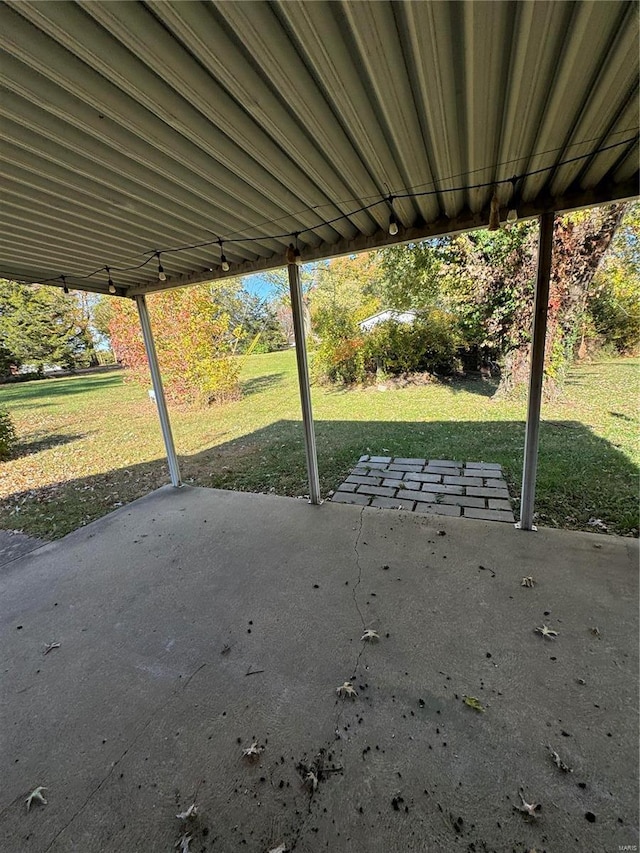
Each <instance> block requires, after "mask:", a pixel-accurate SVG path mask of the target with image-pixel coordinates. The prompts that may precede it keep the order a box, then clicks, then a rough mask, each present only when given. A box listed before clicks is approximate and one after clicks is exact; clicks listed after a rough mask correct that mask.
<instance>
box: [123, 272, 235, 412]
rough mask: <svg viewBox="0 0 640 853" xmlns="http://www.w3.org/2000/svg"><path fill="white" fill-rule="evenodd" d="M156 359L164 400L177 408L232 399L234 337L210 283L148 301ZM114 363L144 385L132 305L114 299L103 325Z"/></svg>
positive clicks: (141, 347)
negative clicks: (112, 351) (111, 348)
mask: <svg viewBox="0 0 640 853" xmlns="http://www.w3.org/2000/svg"><path fill="white" fill-rule="evenodd" d="M148 303H149V314H150V317H151V323H152V327H153V332H154V339H155V344H156V350H157V353H158V361H159V362H160V367H161V370H162V375H163V380H164V386H165V391H166V394H167V397H168V399H170V400H172V401H173V402H175V403H179V404H182V405H209V404H211V403H213V402H221V401H224V400H229V399H233V398H234V397H236V396H237V395H238V393H239V391H238V373H239V369H240V365H239V363H238V360H237V359H235V358H234V357H233V355H234V352H235V348H234V340H237V339H238V337H239V336H240V332H239V330H238V328H237V327H234V326H232V324H231V322H230V319H229V315H228V314H227V313H225V312H224V311H221V309H220V304H219V303H218V302H217V301H216V291H215V288H214V287H213V286H211V285H206V284H205V285H199V286H196V287H188V288H181V289H177V290H166V291H161V292H159V293H154V294H153V295H152V296H150V297H149V298H148ZM109 332H110V335H111V342H112V345H113V349H114V352H115V354H116V357H117V359H118V360H119V361H120V362H122V364H123V365H124V366H125V367H127V368H128V378H129V379H131V380H133V381H135V382H138V383H140V384H144V385H147V386H148V385H149V383H150V379H149V369H148V362H147V357H146V352H145V348H144V342H143V339H142V333H141V331H140V324H139V321H138V316H137V312H136V310H135V306H134V305H133V303H132V302H131V301H130V300H127V299H114V300H113V305H112V316H111V321H110V323H109Z"/></svg>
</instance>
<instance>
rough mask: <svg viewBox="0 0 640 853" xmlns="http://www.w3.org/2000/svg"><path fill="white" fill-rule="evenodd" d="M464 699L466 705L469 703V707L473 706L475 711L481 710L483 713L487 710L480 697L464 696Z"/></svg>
mask: <svg viewBox="0 0 640 853" xmlns="http://www.w3.org/2000/svg"><path fill="white" fill-rule="evenodd" d="M462 701H463V702H464V704H465V705H468V706H469V708H473V710H474V711H480V713H482V714H484V712H485V711H486V708H485V707H484V705H483V704H482V702H480V700H479V699H476V697H475V696H463V697H462Z"/></svg>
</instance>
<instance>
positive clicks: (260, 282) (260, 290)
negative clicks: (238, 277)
mask: <svg viewBox="0 0 640 853" xmlns="http://www.w3.org/2000/svg"><path fill="white" fill-rule="evenodd" d="M244 286H245V288H246V289H247V290H248V291H249V293H252V294H253V295H254V296H258V297H259V298H260V299H270V298H271V297H272V296H273V294H274V293H275V291H274V289H273V285H272V284H270V283H269V282H268V281H267V280H266V279H265V278H264V277H263V276H261V275H259V274H258V275H248V276H246V278H245V279H244Z"/></svg>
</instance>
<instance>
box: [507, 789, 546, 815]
mask: <svg viewBox="0 0 640 853" xmlns="http://www.w3.org/2000/svg"><path fill="white" fill-rule="evenodd" d="M520 799H521V800H522V805H521V806H514V809H516V810H517V811H519V812H522V813H523V814H524V815H526V816H527V817H539V812H541V811H542V806H541V805H540V803H528V802H527V801H526V800H525V798H524V797H523V796H522V794H520Z"/></svg>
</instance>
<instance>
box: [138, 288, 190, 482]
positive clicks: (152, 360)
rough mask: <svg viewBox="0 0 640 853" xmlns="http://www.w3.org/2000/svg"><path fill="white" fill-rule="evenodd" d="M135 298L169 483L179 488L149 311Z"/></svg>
mask: <svg viewBox="0 0 640 853" xmlns="http://www.w3.org/2000/svg"><path fill="white" fill-rule="evenodd" d="M135 300H136V305H137V307H138V316H139V317H140V325H141V326H142V337H143V338H144V346H145V349H146V351H147V358H148V360H149V369H150V370H151V382H152V383H153V391H154V394H155V397H156V405H157V406H158V415H159V417H160V426H161V427H162V437H163V439H164V446H165V448H166V451H167V461H168V462H169V474H170V475H171V483H172V485H174V486H176V488H179V487H180V486H181V485H182V481H181V480H180V468H179V466H178V457H177V456H176V448H175V445H174V443H173V435H172V433H171V424H170V422H169V413H168V411H167V403H166V401H165V398H164V388H163V387H162V376H161V375H160V366H159V364H158V356H157V354H156V346H155V344H154V342H153V332H152V331H151V323H150V321H149V311H148V310H147V302H146V299H145V298H144V295H141V296H136V297H135Z"/></svg>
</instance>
